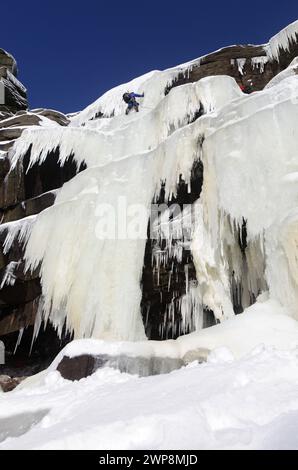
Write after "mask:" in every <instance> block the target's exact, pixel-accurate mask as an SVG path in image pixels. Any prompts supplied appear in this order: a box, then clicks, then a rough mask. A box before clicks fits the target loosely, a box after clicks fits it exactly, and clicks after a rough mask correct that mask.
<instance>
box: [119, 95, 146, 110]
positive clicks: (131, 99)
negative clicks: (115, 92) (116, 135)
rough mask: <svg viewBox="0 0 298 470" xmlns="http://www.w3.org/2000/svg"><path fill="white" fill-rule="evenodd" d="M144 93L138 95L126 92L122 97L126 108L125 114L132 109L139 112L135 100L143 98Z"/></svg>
mask: <svg viewBox="0 0 298 470" xmlns="http://www.w3.org/2000/svg"><path fill="white" fill-rule="evenodd" d="M144 96H145V95H144V93H143V94H142V95H138V94H137V93H134V92H131V93H129V92H126V93H124V95H123V100H124V101H125V103H127V108H126V111H125V114H128V113H129V112H130V111H131V110H132V109H133V108H134V110H135V111H136V112H137V113H138V112H139V103H138V102H137V100H136V98H144Z"/></svg>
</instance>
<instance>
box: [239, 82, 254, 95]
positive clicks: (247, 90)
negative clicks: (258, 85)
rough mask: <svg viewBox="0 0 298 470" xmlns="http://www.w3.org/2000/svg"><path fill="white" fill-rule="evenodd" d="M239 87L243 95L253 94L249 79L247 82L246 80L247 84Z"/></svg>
mask: <svg viewBox="0 0 298 470" xmlns="http://www.w3.org/2000/svg"><path fill="white" fill-rule="evenodd" d="M239 87H240V90H241V91H242V92H243V93H246V94H249V93H252V92H253V81H252V80H251V78H250V79H249V80H247V83H246V84H245V85H244V84H243V83H240V85H239Z"/></svg>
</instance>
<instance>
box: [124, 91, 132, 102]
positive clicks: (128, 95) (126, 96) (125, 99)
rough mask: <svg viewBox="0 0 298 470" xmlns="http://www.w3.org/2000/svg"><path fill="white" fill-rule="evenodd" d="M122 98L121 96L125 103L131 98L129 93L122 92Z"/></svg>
mask: <svg viewBox="0 0 298 470" xmlns="http://www.w3.org/2000/svg"><path fill="white" fill-rule="evenodd" d="M122 98H123V101H125V103H129V102H130V100H131V96H130V93H124V95H123V96H122Z"/></svg>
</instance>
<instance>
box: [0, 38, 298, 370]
mask: <svg viewBox="0 0 298 470" xmlns="http://www.w3.org/2000/svg"><path fill="white" fill-rule="evenodd" d="M296 39H298V38H297V37H296ZM297 55H298V40H294V39H293V38H292V39H291V40H290V41H289V46H288V48H287V49H286V50H281V51H280V55H279V60H277V59H275V58H274V57H273V58H269V57H268V55H267V54H266V47H265V46H251V45H247V46H243V45H240V46H232V47H226V48H224V49H221V50H220V51H217V52H214V53H211V54H208V55H206V56H204V57H203V58H202V59H201V60H200V61H194V64H193V66H192V67H191V68H190V70H189V73H188V74H187V75H183V74H180V75H179V76H178V78H177V80H176V81H175V82H174V83H173V84H172V85H171V87H173V86H179V85H181V84H184V83H188V82H195V81H198V80H200V79H201V78H204V77H208V76H211V75H229V76H231V77H233V78H234V79H235V80H236V81H237V83H238V84H239V85H243V87H247V86H248V85H249V84H251V83H252V86H251V88H250V90H249V91H256V90H261V89H263V88H264V86H265V85H266V84H267V83H268V82H269V81H270V80H271V79H272V78H273V77H274V76H275V75H276V74H278V73H279V72H281V71H282V70H284V69H285V68H286V67H288V65H289V64H290V63H291V61H292V60H293V59H294V58H295V57H296V56H297ZM16 74H17V66H16V62H15V60H14V58H13V57H12V56H11V55H9V54H8V53H6V52H5V51H3V50H2V49H0V217H1V219H0V220H1V225H0V242H1V248H0V340H2V341H4V342H5V343H6V344H9V348H10V349H9V352H11V351H12V350H13V346H12V344H13V343H14V341H13V340H15V339H16V337H17V335H18V332H19V330H22V329H23V328H28V331H30V328H31V330H32V325H33V323H34V321H35V317H36V312H37V305H38V299H39V296H40V292H41V289H40V281H39V277H38V272H35V273H32V274H28V273H27V274H26V273H24V266H23V250H24V248H23V246H22V244H21V243H19V242H18V241H14V242H13V243H12V244H11V246H10V247H9V248H8V249H6V250H4V249H3V247H2V245H3V242H4V240H5V238H6V236H7V234H8V233H9V230H10V229H11V227H12V225H11V223H16V224H19V227H20V229H21V228H22V227H24V224H26V223H30V220H31V219H30V217H31V218H32V217H34V215H36V214H38V213H40V212H41V211H43V210H44V209H46V208H47V207H49V206H51V205H52V204H53V203H54V201H55V197H56V190H57V189H58V188H60V187H61V186H62V185H63V184H64V182H66V181H68V180H70V179H71V178H72V177H73V176H74V175H75V174H76V173H77V171H78V170H77V168H76V165H75V164H74V162H73V161H71V160H70V161H68V162H67V163H66V164H65V165H64V166H63V167H60V165H59V163H58V160H59V149H56V151H55V152H52V154H50V155H49V156H48V158H47V159H46V161H45V162H44V163H43V164H41V165H38V166H37V165H33V166H32V167H31V168H30V169H29V170H28V162H29V154H28V155H26V157H25V158H24V162H23V163H20V164H19V165H17V166H16V167H15V168H14V169H13V170H12V171H10V170H11V168H10V161H9V158H8V152H9V151H10V150H11V148H12V146H13V143H14V142H15V140H16V139H18V138H19V137H20V135H21V134H22V132H23V130H24V129H25V128H28V127H31V126H42V125H44V124H46V125H55V126H67V125H68V124H69V122H70V119H69V117H67V116H65V115H64V114H62V113H60V112H58V111H54V110H47V109H35V110H32V111H27V109H28V103H27V96H26V89H25V88H24V86H23V85H22V84H21V83H20V82H19V81H18V80H17V78H16ZM171 87H169V88H168V89H166V90H165V94H166V93H168V92H169V91H170V89H171ZM1 100H2V101H1ZM199 115H200V114H198V116H196V118H198V117H199ZM99 118H100V117H99ZM29 152H30V150H29ZM83 168H84V167H83V166H82V167H81V168H80V169H79V171H80V170H82V169H83ZM27 170H28V171H27ZM202 181H203V167H202V165H201V164H199V163H198V164H197V165H195V166H194V168H193V176H192V184H191V188H192V189H191V193H189V192H188V190H187V187H186V185H185V183H184V182H183V180H182V179H181V181H180V183H179V190H178V194H177V200H176V201H175V202H176V203H177V204H179V205H183V204H187V203H189V202H194V201H195V200H196V199H197V198H198V197H199V195H200V191H201V187H202ZM159 202H162V188H161V194H160V201H159ZM243 230H244V231H245V227H243ZM240 235H241V236H240ZM243 240H245V237H244V236H243V233H242V234H239V243H240V245H241V250H242V252H243V253H244V252H245V246H244V245H245V241H244V242H243ZM155 248H156V242H155V241H151V240H148V242H147V246H146V252H145V259H144V269H143V278H142V286H143V297H142V302H141V310H142V314H143V319H144V325H145V330H146V333H147V336H148V337H149V338H151V339H165V338H167V337H176V336H177V335H178V334H179V331H178V330H177V331H176V330H175V324H177V323H179V321H180V319H179V318H178V317H179V315H178V314H177V313H176V312H175V308H174V310H173V311H171V315H172V319H173V318H174V320H172V324H171V323H170V322H169V321H168V319H167V315H168V306H169V304H170V303H171V302H172V301H173V299H174V300H175V299H177V300H179V298H181V296H183V295H184V294H185V292H186V274H185V273H186V271H187V273H188V278H187V279H188V282H192V281H193V282H196V273H195V268H194V264H193V260H192V259H191V256H190V252H188V251H187V249H186V250H184V252H183V257H182V262H180V263H174V264H173V263H172V261H171V260H169V262H168V263H167V264H165V265H164V266H163V267H162V268H161V270H160V272H159V276H158V277H157V276H156V271H155V268H154V266H152V262H151V260H152V252H153V251H154V249H155ZM173 273H174V276H173ZM169 286H170V287H169ZM234 308H235V311H240V310H241V306H239V305H236V303H235V305H234ZM148 318H149V319H150V320H148ZM165 322H166V323H167V325H168V327H167V329H166V330H163V331H162V330H161V328H160V326H161V325H162V324H163V323H165ZM213 323H214V316H213V314H212V312H210V311H206V312H205V318H204V326H208V325H211V324H213ZM29 336H30V335H28V337H29ZM28 343H30V341H29V340H28ZM29 347H30V345H28V349H29ZM57 349H59V346H57ZM65 361H66V359H65ZM80 361H81V362H80V364H81V365H78V364H76V366H75V369H76V374H78V376H80V375H81V376H84V374H83V375H82V374H79V373H78V372H77V371H78V370H79V369H80V370H81V369H82V370H83V369H84V370H85V371H86V370H89V369H90V367H91V366H90V359H88V357H86V358H83V359H80ZM91 362H92V361H91ZM63 367H64V366H62V365H61V373H63ZM67 367H68V366H67ZM68 369H69V367H68ZM70 369H71V368H70ZM84 373H85V372H84ZM71 374H72V373H70V375H71ZM75 378H76V377H75Z"/></svg>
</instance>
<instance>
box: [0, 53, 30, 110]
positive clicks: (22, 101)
mask: <svg viewBox="0 0 298 470" xmlns="http://www.w3.org/2000/svg"><path fill="white" fill-rule="evenodd" d="M16 77H17V63H16V61H15V59H14V58H13V57H12V56H11V55H10V54H8V53H7V52H6V51H4V50H3V49H0V112H1V111H2V112H4V113H7V112H8V113H9V112H13V113H16V112H17V111H19V110H23V109H27V108H28V101H27V90H26V88H25V87H24V85H23V84H22V83H21V82H20V81H19V80H18V79H17V78H16Z"/></svg>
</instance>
